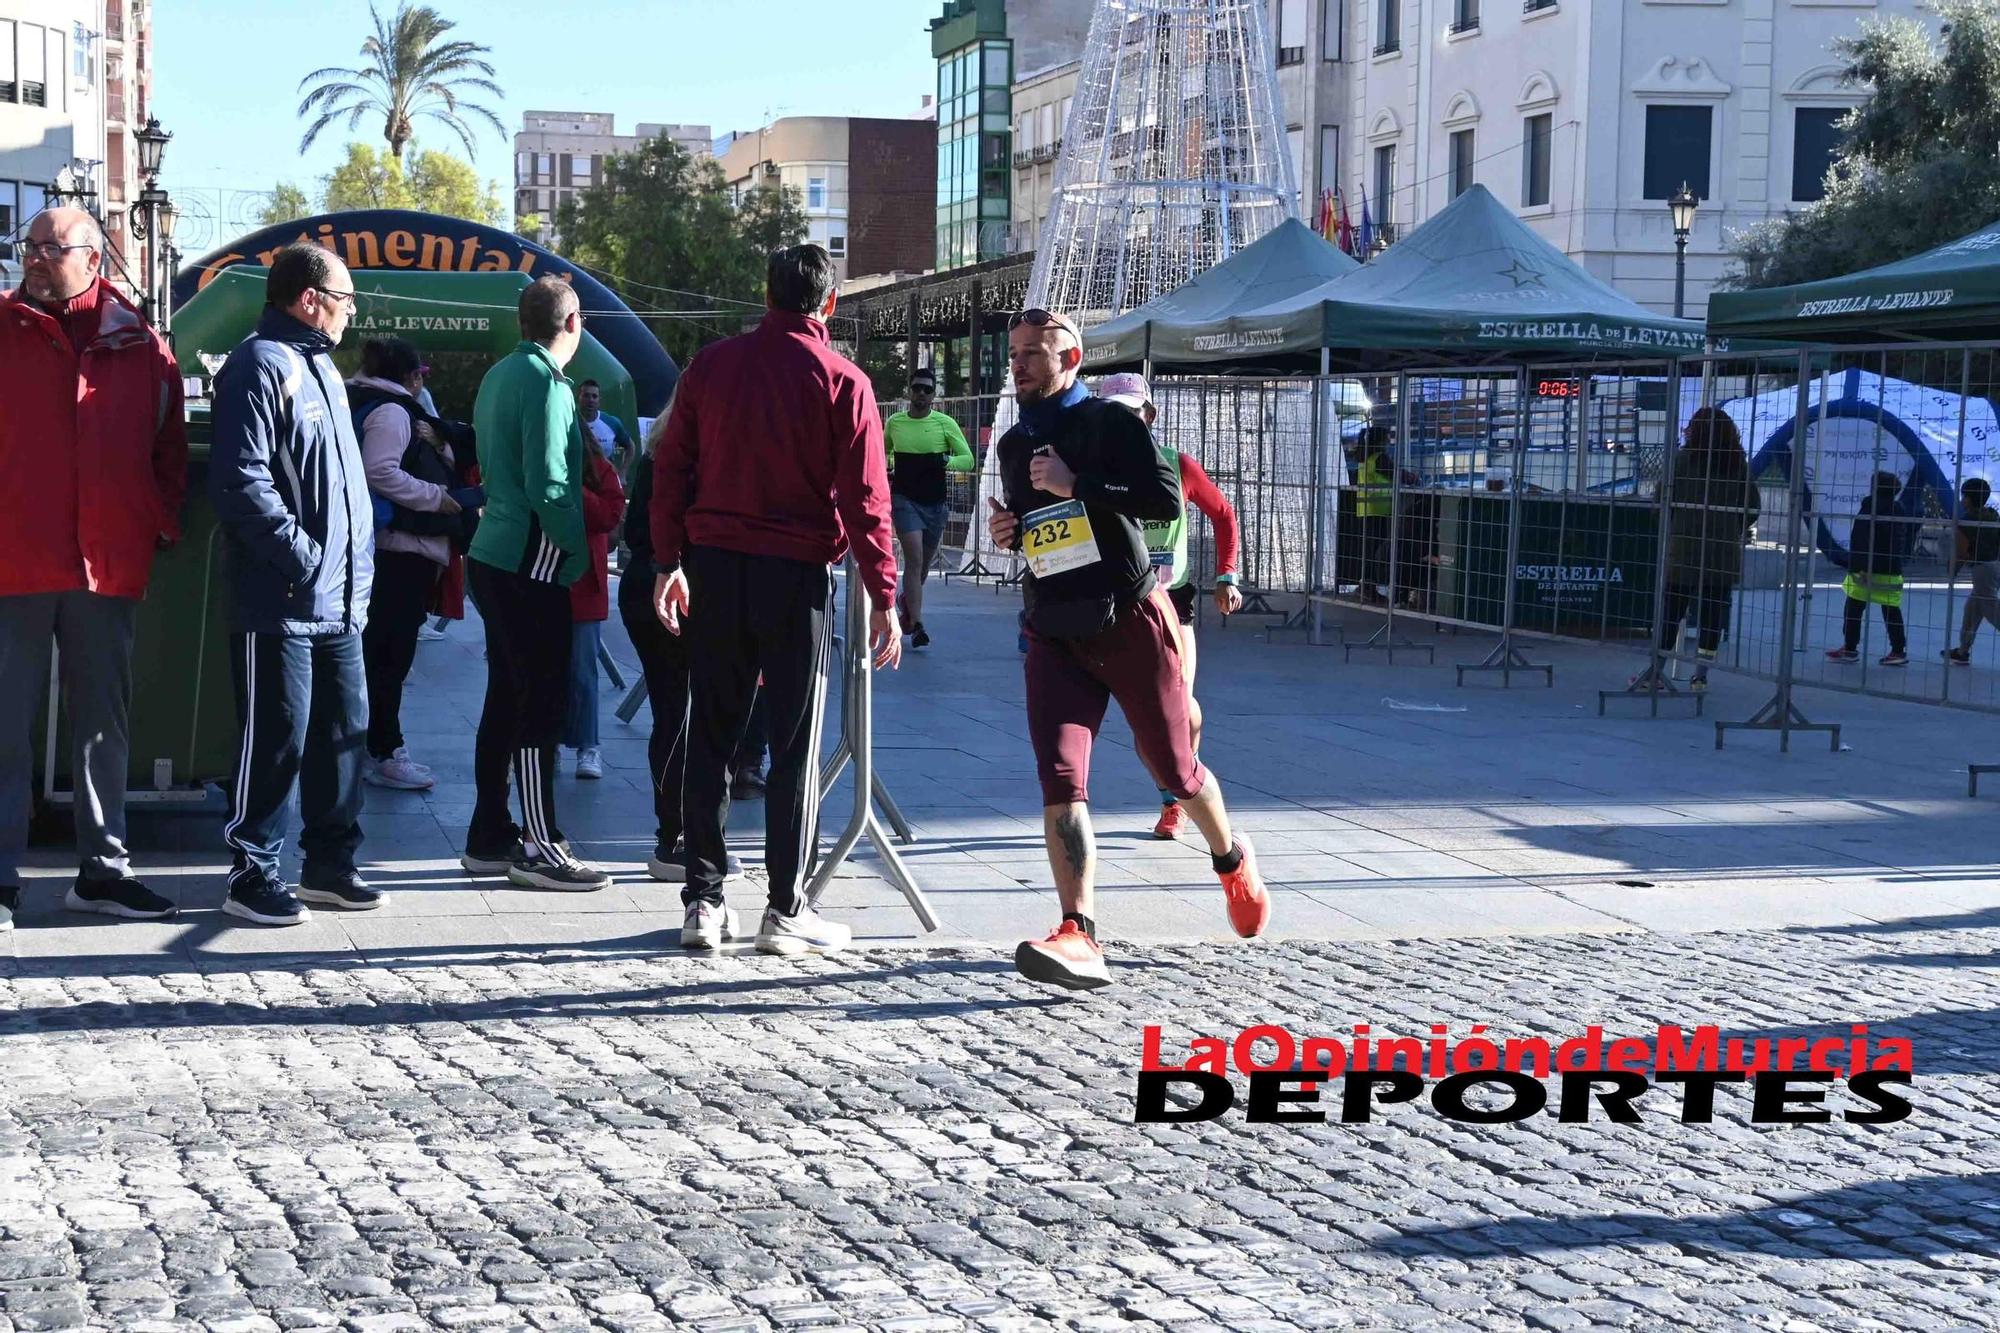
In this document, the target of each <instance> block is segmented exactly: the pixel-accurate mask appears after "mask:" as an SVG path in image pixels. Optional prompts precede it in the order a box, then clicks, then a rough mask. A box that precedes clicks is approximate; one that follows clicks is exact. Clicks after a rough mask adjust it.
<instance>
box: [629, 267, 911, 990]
mask: <svg viewBox="0 0 2000 1333" xmlns="http://www.w3.org/2000/svg"><path fill="white" fill-rule="evenodd" d="M766 276H767V288H766V304H767V305H768V306H769V309H767V310H766V311H765V312H764V318H763V320H762V322H761V323H759V324H758V326H757V328H756V329H755V330H754V331H752V332H750V333H746V334H742V335H741V336H739V337H735V338H730V339H727V340H726V341H723V342H719V343H714V344H712V345H710V346H708V347H705V348H703V349H702V350H701V352H700V354H699V355H697V356H696V357H695V358H694V360H692V361H691V362H689V363H688V367H687V369H686V371H684V372H683V373H682V375H681V378H680V384H679V385H678V387H677V388H676V389H675V390H674V401H673V405H672V406H671V407H670V408H669V409H668V417H667V425H666V429H665V430H664V431H663V432H662V433H661V436H660V442H659V446H658V448H657V449H656V450H655V451H654V458H653V514H652V518H653V558H654V562H655V565H656V567H657V569H658V571H659V572H658V574H657V575H656V577H655V581H654V587H655V591H654V604H655V607H656V609H657V610H658V612H659V616H660V619H661V620H662V621H663V622H664V623H665V624H666V627H667V628H668V629H669V630H671V631H673V632H674V633H676V634H678V633H680V631H681V619H680V618H681V615H682V614H683V613H684V612H691V615H692V620H691V625H690V628H689V633H690V634H691V636H692V640H691V643H690V653H689V656H690V658H691V664H692V680H691V682H690V683H691V693H692V696H693V707H692V709H691V713H690V720H689V726H688V758H687V780H686V785H685V787H684V793H685V794H684V796H683V798H682V799H683V809H684V811H685V813H686V821H685V830H684V834H683V836H684V837H685V839H686V845H687V886H686V887H685V888H684V889H683V890H682V891H681V901H682V904H683V905H684V906H685V908H686V911H687V916H686V920H685V921H684V923H683V925H682V927H681V943H682V944H684V945H686V946H687V947H689V948H695V949H712V948H714V947H715V946H716V945H717V944H719V943H721V942H722V941H723V940H725V939H728V938H730V936H732V935H733V934H734V933H735V932H734V930H733V929H732V927H731V921H730V914H729V912H728V909H727V908H725V907H724V906H723V900H722V882H723V878H724V876H725V875H726V874H727V873H728V871H727V864H728V862H727V853H726V852H725V850H724V848H723V842H722V825H723V818H724V816H725V814H726V812H727V811H728V808H729V761H730V759H731V757H732V756H733V755H734V754H735V753H736V744H737V741H738V739H739V738H741V737H742V735H743V727H744V724H745V723H746V722H748V721H749V718H750V707H751V703H752V701H753V699H754V698H755V697H756V691H757V675H758V673H759V672H760V671H761V672H762V673H763V676H764V703H765V722H766V725H767V727H768V730H769V733H770V743H771V771H770V777H769V779H768V784H767V786H766V788H765V801H766V804H765V823H764V849H765V865H766V868H767V869H768V870H769V872H770V876H771V900H770V906H769V908H768V910H767V911H766V912H765V913H764V922H763V927H762V929H760V930H759V931H758V933H757V948H758V949H759V950H760V951H762V952H764V953H775V954H799V953H807V952H817V953H828V952H831V951H833V950H835V949H840V948H844V947H845V946H846V945H847V942H848V938H849V932H848V928H847V927H846V926H843V925H837V924H835V923H834V922H831V921H825V920H823V919H821V917H820V916H819V914H818V913H817V912H815V911H813V910H812V909H811V908H810V907H808V906H807V905H806V901H805V892H804V889H803V887H802V884H801V880H802V878H803V876H804V875H805V874H806V873H807V872H809V871H810V869H811V866H812V862H813V858H814V853H815V852H816V851H817V849H818V843H819V828H818V821H819V742H820V717H821V714H822V713H823V711H824V709H825V704H826V677H827V657H828V652H829V648H830V646H831V640H832V637H833V622H832V619H831V616H830V614H829V612H830V608H829V602H830V600H831V598H832V593H833V577H832V574H831V572H830V571H829V570H828V568H827V566H828V565H830V564H832V563H833V562H834V561H836V560H839V559H840V558H841V557H842V556H844V555H845V554H846V553H847V550H848V548H849V546H850V544H851V545H852V547H853V550H854V558H855V561H856V563H857V564H858V565H859V566H860V568H861V582H862V585H863V586H864V587H865V588H866V589H867V590H868V595H869V597H870V599H871V600H872V602H873V607H874V610H873V614H872V615H871V617H870V619H869V631H870V634H869V637H870V642H871V645H872V646H873V648H874V651H875V661H876V664H877V665H878V666H885V667H893V666H895V665H897V664H898V663H899V662H900V661H901V660H902V632H901V630H900V629H899V627H898V626H897V624H896V620H895V617H894V616H893V615H891V614H890V608H891V607H892V606H894V605H895V602H896V557H895V555H894V553H893V549H892V547H891V541H892V538H891V536H890V532H889V469H888V464H887V461H886V457H885V455H884V453H883V449H882V417H881V413H880V411H879V410H878V409H877V408H876V406H875V393H874V390H873V389H872V388H870V387H869V384H868V377H867V376H866V375H864V374H862V373H861V371H860V369H859V368H858V367H856V366H855V365H854V363H853V362H851V361H849V360H848V359H847V358H846V357H843V356H841V355H839V354H838V353H836V352H835V351H834V350H833V349H832V348H831V347H830V346H829V345H828V341H827V332H826V321H827V320H828V319H830V318H831V317H832V315H833V308H834V303H835V293H834V289H833V283H834V279H833V259H832V258H831V256H829V255H828V254H827V252H826V251H825V250H824V249H823V248H821V247H820V246H817V245H795V246H792V247H791V248H790V249H786V250H780V251H778V252H777V253H776V254H773V255H772V256H771V262H770V266H769V269H768V272H767V275H766Z"/></svg>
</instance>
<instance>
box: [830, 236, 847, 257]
mask: <svg viewBox="0 0 2000 1333" xmlns="http://www.w3.org/2000/svg"><path fill="white" fill-rule="evenodd" d="M826 252H827V253H828V254H830V255H832V256H833V257H834V258H835V259H845V258H847V238H846V237H845V236H829V237H827V238H826Z"/></svg>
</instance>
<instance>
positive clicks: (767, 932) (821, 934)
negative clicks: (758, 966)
mask: <svg viewBox="0 0 2000 1333" xmlns="http://www.w3.org/2000/svg"><path fill="white" fill-rule="evenodd" d="M853 939H854V932H853V931H852V930H849V929H848V928H847V927H846V926H843V925H841V924H840V923H839V922H837V921H828V920H827V919H826V918H825V917H823V916H821V915H820V914H819V913H818V912H815V911H814V910H813V909H812V908H810V907H807V908H802V909H800V911H799V914H798V915H797V916H783V915H781V914H779V913H777V912H769V911H767V912H765V913H764V928H763V929H762V930H760V931H758V932H757V952H758V953H775V954H779V955H782V956H784V957H787V958H789V957H791V956H792V955H794V954H802V953H837V952H839V951H840V950H842V949H845V948H846V947H847V946H848V945H849V944H850V943H851V942H852V941H853Z"/></svg>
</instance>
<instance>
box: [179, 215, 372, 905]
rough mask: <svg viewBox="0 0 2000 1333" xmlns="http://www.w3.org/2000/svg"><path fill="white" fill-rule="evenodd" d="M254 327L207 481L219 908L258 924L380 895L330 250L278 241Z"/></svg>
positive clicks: (367, 567) (360, 583) (230, 381)
mask: <svg viewBox="0 0 2000 1333" xmlns="http://www.w3.org/2000/svg"><path fill="white" fill-rule="evenodd" d="M264 301H265V305H264V314H263V317H262V318H261V319H259V320H258V321H257V331H256V333H254V334H252V335H251V336H250V337H249V338H246V339H245V340H244V341H243V342H241V343H240V344H238V345H237V347H236V350H235V351H233V352H231V353H230V354H229V360H228V361H227V362H226V363H225V364H224V365H223V367H222V370H221V373H219V374H218V375H217V376H216V377H215V404H214V409H213V411H214V434H215V445H214V452H213V454H212V456H211V460H210V463H209V473H208V480H209V493H210V495H211V497H212V498H213V500H214V502H215V512H216V515H217V517H218V518H219V519H220V520H221V524H222V529H223V532H224V534H225V536H226V538H227V541H228V551H229V565H230V573H231V575H232V582H233V585H234V589H235V616H234V629H235V635H234V638H233V641H232V647H233V653H232V658H233V661H232V665H233V666H234V669H235V676H236V691H237V712H238V714H239V715H240V716H241V717H242V719H243V743H242V750H241V754H240V757H239V759H238V761H237V769H236V793H235V806H234V808H233V810H232V811H231V817H230V820H229V824H228V826H227V827H226V828H225V829H224V830H223V837H224V839H225V840H226V841H227V842H228V843H229V848H230V851H231V852H232V853H233V862H232V864H231V866H230V871H229V898H228V901H227V902H225V903H224V904H223V909H222V910H223V911H225V912H228V913H229V914H230V915H232V916H238V917H242V918H243V919H244V920H246V921H254V922H257V923H258V924H259V925H266V926H291V925H297V924H298V923H299V922H301V921H304V920H306V919H307V917H308V916H309V915H310V913H309V912H308V910H307V909H306V907H305V906H304V905H303V904H304V903H314V904H319V905H323V906H327V907H334V908H343V909H346V910H350V911H353V910H365V909H368V908H373V907H380V906H381V905H382V904H383V903H384V902H385V901H386V897H385V895H383V894H380V893H377V892H376V891H375V890H374V889H372V888H370V887H369V886H368V885H367V884H366V883H365V882H364V881H363V880H362V878H361V876H360V875H359V874H358V873H357V872H356V870H355V865H354V853H355V851H356V849H357V848H359V846H360V845H361V824H360V822H359V821H360V816H361V799H362V787H361V772H362V764H363V760H364V757H365V755H366V753H367V745H366V736H367V732H368V692H367V685H366V677H365V675H364V673H363V670H362V659H361V631H362V628H363V626H364V625H365V624H366V623H367V619H368V591H369V587H370V584H371V583H372V581H373V577H374V516H373V515H374V511H373V509H372V508H371V506H370V504H369V500H368V478H367V472H366V470H365V468H364V467H363V465H362V461H361V449H360V446H359V445H358V444H357V443H356V442H355V439H354V421H353V418H352V416H351V415H350V414H349V411H348V405H347V392H346V390H345V388H344V387H343V386H342V384H341V379H340V372H339V371H337V370H335V369H334V365H333V359H332V357H331V356H329V355H328V354H329V353H330V352H332V350H333V348H334V346H335V344H337V343H338V342H339V341H340V335H341V334H342V333H343V332H344V331H345V330H346V328H347V320H348V317H349V315H351V314H352V313H353V310H354V280H353V279H352V278H350V277H349V276H348V272H347V267H346V266H345V265H344V264H342V263H341V262H340V260H338V259H336V258H335V257H334V256H333V254H332V252H331V251H328V250H325V249H322V248H321V247H320V246H317V245H311V244H307V243H304V242H301V243H299V244H296V245H288V246H286V247H285V248H284V249H283V250H280V251H279V252H278V253H277V255H276V256H275V257H274V258H273V259H272V261H271V271H270V276H269V277H268V278H267V279H266V280H265V286H264ZM294 784H297V786H298V790H299V813H300V820H301V831H300V834H299V848H300V850H301V851H302V852H303V853H304V854H305V864H304V866H303V867H302V868H301V871H300V874H299V885H298V891H297V892H296V893H294V892H293V891H292V890H291V889H290V888H288V887H287V886H286V884H285V881H284V878H283V876H282V874H281V873H280V870H279V864H278V863H279V857H280V856H281V855H282V854H283V852H284V847H285V807H286V805H287V804H288V803H289V802H290V800H291V794H292V787H293V785H294Z"/></svg>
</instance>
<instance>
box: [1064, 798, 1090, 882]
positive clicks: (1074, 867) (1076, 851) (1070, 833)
mask: <svg viewBox="0 0 2000 1333" xmlns="http://www.w3.org/2000/svg"><path fill="white" fill-rule="evenodd" d="M1056 836H1057V837H1058V838H1060V839H1061V840H1062V846H1063V855H1065V856H1067V857H1068V858H1069V868H1070V871H1071V873H1073V874H1076V875H1081V874H1083V872H1084V868H1085V865H1086V863H1087V862H1088V861H1089V859H1090V829H1089V826H1088V825H1087V824H1085V822H1084V818H1083V816H1082V815H1080V814H1078V813H1077V812H1076V811H1074V810H1065V811H1064V812H1063V813H1062V814H1060V815H1058V816H1056Z"/></svg>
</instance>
